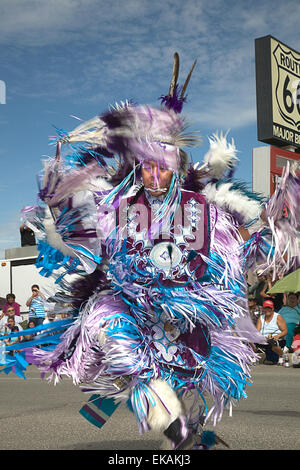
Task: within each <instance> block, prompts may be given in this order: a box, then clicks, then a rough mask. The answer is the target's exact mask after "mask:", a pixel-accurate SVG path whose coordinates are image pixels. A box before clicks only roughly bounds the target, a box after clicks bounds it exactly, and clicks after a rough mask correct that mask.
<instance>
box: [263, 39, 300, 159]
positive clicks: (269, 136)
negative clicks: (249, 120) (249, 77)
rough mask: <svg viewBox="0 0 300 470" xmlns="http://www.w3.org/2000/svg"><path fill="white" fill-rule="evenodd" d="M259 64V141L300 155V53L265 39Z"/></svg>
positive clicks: (280, 43) (275, 41) (272, 40)
mask: <svg viewBox="0 0 300 470" xmlns="http://www.w3.org/2000/svg"><path fill="white" fill-rule="evenodd" d="M255 62H256V100H257V131H258V140H260V141H261V142H265V143H268V144H271V145H276V146H277V147H285V148H288V147H289V146H290V148H291V150H293V151H295V152H300V53H299V52H296V51H295V50H294V49H291V48H290V47H288V46H286V45H285V44H283V43H282V42H280V41H278V40H277V39H275V38H273V37H272V36H265V37H262V38H258V39H256V40H255Z"/></svg>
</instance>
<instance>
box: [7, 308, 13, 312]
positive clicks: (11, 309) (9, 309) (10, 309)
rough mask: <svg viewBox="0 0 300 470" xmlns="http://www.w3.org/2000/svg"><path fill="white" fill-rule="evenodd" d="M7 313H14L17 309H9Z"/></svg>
mask: <svg viewBox="0 0 300 470" xmlns="http://www.w3.org/2000/svg"><path fill="white" fill-rule="evenodd" d="M6 311H7V313H10V312H14V311H15V309H14V308H8V309H7V310H6Z"/></svg>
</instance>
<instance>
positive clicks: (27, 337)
mask: <svg viewBox="0 0 300 470" xmlns="http://www.w3.org/2000/svg"><path fill="white" fill-rule="evenodd" d="M35 326H36V324H35V322H34V321H33V320H30V321H29V322H28V323H27V329H30V328H35ZM35 336H36V333H32V334H27V335H24V336H23V339H22V342H24V341H31V340H33V339H34V337H35Z"/></svg>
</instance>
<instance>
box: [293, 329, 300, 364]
mask: <svg viewBox="0 0 300 470" xmlns="http://www.w3.org/2000/svg"><path fill="white" fill-rule="evenodd" d="M292 349H293V355H292V364H293V367H295V368H300V323H299V325H297V326H296V328H295V330H294V338H293V342H292Z"/></svg>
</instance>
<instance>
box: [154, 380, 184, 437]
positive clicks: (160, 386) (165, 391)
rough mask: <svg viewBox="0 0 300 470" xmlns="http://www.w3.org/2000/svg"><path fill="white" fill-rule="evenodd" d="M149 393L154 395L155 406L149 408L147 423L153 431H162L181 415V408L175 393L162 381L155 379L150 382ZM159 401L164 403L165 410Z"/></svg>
mask: <svg viewBox="0 0 300 470" xmlns="http://www.w3.org/2000/svg"><path fill="white" fill-rule="evenodd" d="M150 386H151V389H150V390H151V392H152V393H153V394H154V399H155V402H156V405H155V406H151V404H150V406H149V413H148V423H149V425H150V427H151V429H153V430H154V431H164V430H165V429H167V428H168V426H169V425H170V424H171V423H172V422H173V421H175V419H177V418H179V416H180V415H182V414H183V408H182V405H181V402H180V400H179V399H178V397H177V395H176V393H175V392H174V390H173V389H172V387H170V385H168V384H167V382H165V381H164V380H161V379H157V380H151V382H150ZM161 400H162V401H163V402H164V403H165V405H166V407H167V408H168V410H169V412H168V411H167V410H166V408H165V407H164V405H163V404H162V402H161Z"/></svg>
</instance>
